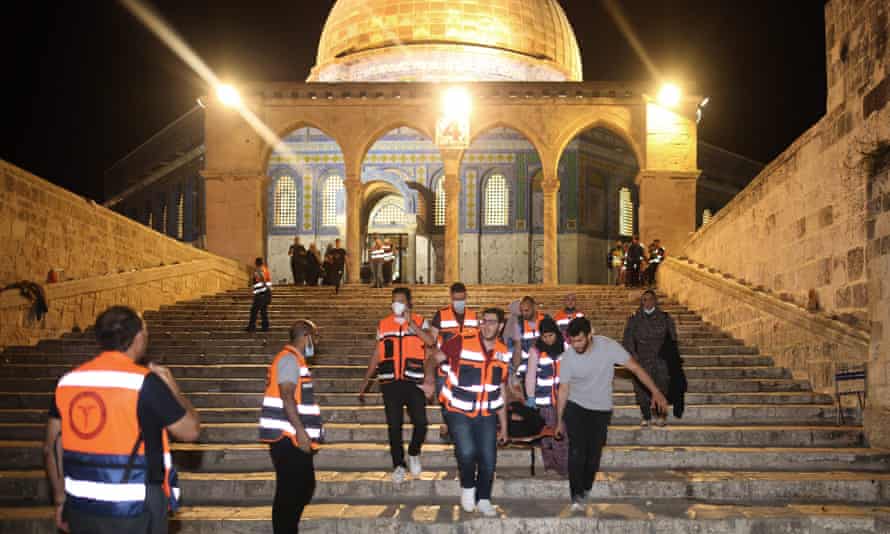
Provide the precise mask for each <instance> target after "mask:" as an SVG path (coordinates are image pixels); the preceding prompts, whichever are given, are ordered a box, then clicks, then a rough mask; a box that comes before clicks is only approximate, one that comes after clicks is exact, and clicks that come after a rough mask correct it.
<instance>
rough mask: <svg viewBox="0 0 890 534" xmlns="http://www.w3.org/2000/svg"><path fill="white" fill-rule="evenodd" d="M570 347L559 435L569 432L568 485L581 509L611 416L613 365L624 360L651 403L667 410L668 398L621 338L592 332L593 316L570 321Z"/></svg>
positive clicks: (562, 375)
mask: <svg viewBox="0 0 890 534" xmlns="http://www.w3.org/2000/svg"><path fill="white" fill-rule="evenodd" d="M568 334H569V344H570V346H569V348H568V349H566V351H565V352H564V353H563V355H562V358H561V359H560V366H559V399H558V405H557V427H556V433H555V436H554V437H555V438H556V439H563V438H564V437H566V436H568V438H569V491H570V494H571V498H572V508H571V510H572V512H578V511H582V510H583V509H584V502H585V501H586V500H588V499H589V498H590V491H591V489H592V488H593V481H594V479H595V478H596V473H597V471H599V466H600V459H601V458H602V454H603V446H604V445H605V444H606V439H607V437H608V432H609V422H610V421H611V420H612V380H613V379H614V377H615V366H616V365H621V366H624V367H625V368H626V369H627V370H629V371H630V372H631V373H633V374H634V376H635V377H636V378H637V379H639V380H640V382H642V383H643V384H644V385H646V387H648V388H649V389H650V390H651V391H652V397H651V398H652V400H651V402H652V404H653V405H655V406H657V407H658V408H659V409H663V410H667V399H665V397H664V395H663V394H662V393H661V391H659V389H658V388H657V387H656V386H655V383H654V382H653V381H652V378H651V377H650V376H649V374H648V373H647V372H646V370H645V369H643V367H642V366H641V365H640V364H639V363H637V361H636V360H635V359H634V358H633V357H632V356H631V355H630V354H628V352H627V351H626V350H624V347H622V346H621V344H620V343H618V342H617V341H615V340H613V339H610V338H608V337H605V336H595V335H593V329H592V328H591V327H590V321H589V320H587V318H586V317H579V318H577V319H574V320H572V322H571V323H569V330H568Z"/></svg>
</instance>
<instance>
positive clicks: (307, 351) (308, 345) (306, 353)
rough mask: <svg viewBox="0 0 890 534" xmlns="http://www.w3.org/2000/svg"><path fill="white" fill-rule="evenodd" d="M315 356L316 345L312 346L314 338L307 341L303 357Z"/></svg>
mask: <svg viewBox="0 0 890 534" xmlns="http://www.w3.org/2000/svg"><path fill="white" fill-rule="evenodd" d="M314 355H315V345H313V344H312V338H311V337H310V338H307V339H306V346H305V347H303V356H305V357H307V358H311V357H312V356H314Z"/></svg>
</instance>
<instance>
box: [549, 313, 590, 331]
mask: <svg viewBox="0 0 890 534" xmlns="http://www.w3.org/2000/svg"><path fill="white" fill-rule="evenodd" d="M578 317H584V314H583V313H581V312H579V311H573V312H572V313H566V311H565V310H560V311H559V313H557V314H556V316H555V317H553V320H555V321H556V325H557V326H558V327H559V328H560V329H565V328H568V327H569V323H571V322H572V319H576V318H578Z"/></svg>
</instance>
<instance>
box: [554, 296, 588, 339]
mask: <svg viewBox="0 0 890 534" xmlns="http://www.w3.org/2000/svg"><path fill="white" fill-rule="evenodd" d="M577 305H578V296H577V295H575V294H574V293H569V294H567V295H566V296H565V303H564V306H563V308H562V309H561V310H559V311H558V312H556V315H554V316H553V319H554V320H555V321H556V324H557V326H559V332H560V334H562V337H563V338H565V337H566V330H568V328H569V323H570V322H572V319H574V318H575V317H584V314H583V313H581V312H580V311H578V310H577V308H576V306H577Z"/></svg>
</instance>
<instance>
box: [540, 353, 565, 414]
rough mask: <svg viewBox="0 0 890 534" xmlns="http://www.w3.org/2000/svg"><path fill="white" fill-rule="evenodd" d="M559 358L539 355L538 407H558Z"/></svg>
mask: <svg viewBox="0 0 890 534" xmlns="http://www.w3.org/2000/svg"><path fill="white" fill-rule="evenodd" d="M559 364H560V360H559V358H557V359H555V360H554V359H553V358H551V357H550V356H549V355H548V354H546V353H539V354H538V372H537V374H536V375H535V403H536V404H537V405H538V406H551V405H554V406H555V405H556V395H557V392H558V391H559Z"/></svg>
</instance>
